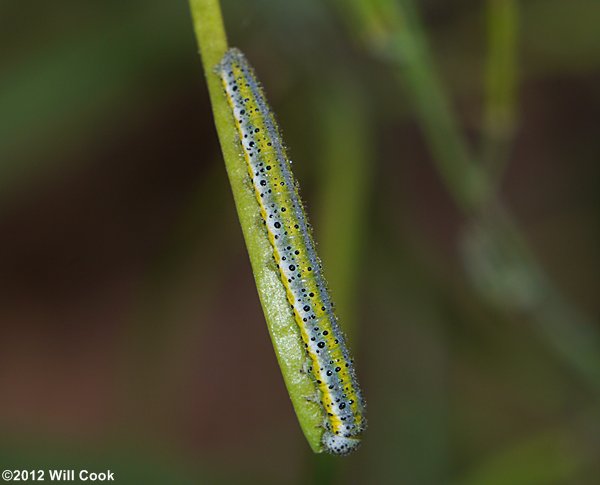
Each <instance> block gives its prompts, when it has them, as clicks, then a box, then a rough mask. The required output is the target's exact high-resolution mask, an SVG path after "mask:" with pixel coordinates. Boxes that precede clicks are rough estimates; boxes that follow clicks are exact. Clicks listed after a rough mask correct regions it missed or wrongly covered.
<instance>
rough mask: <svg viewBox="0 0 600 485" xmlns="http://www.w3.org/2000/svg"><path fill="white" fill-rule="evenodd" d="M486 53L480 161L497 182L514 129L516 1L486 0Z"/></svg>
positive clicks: (493, 181) (508, 152)
mask: <svg viewBox="0 0 600 485" xmlns="http://www.w3.org/2000/svg"><path fill="white" fill-rule="evenodd" d="M486 17H487V32H488V55H487V64H486V71H485V88H486V92H485V113H484V123H483V127H484V131H483V142H482V146H483V150H482V152H483V153H482V160H483V163H484V164H485V166H486V168H487V172H488V174H489V176H490V179H491V182H492V183H494V185H497V184H498V183H499V181H500V179H501V177H502V172H503V171H504V168H505V166H506V164H507V162H508V158H509V155H510V146H511V144H512V138H513V135H514V131H515V117H516V116H515V113H516V104H517V96H516V84H517V69H516V63H517V30H518V18H519V11H518V4H517V0H487V4H486Z"/></svg>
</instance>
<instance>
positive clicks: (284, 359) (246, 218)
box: [190, 0, 323, 453]
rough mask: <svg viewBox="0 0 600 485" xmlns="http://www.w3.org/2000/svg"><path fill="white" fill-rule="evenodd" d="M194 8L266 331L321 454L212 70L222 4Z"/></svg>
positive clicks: (284, 308) (282, 303) (308, 392)
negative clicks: (267, 330)
mask: <svg viewBox="0 0 600 485" xmlns="http://www.w3.org/2000/svg"><path fill="white" fill-rule="evenodd" d="M190 8H191V11H192V16H193V21H194V28H195V31H196V37H197V40H198V45H199V47H200V54H201V56H202V64H203V66H204V73H205V76H206V82H207V84H208V92H209V95H210V101H211V105H212V109H213V115H214V119H215V125H216V128H217V133H218V135H219V141H220V144H221V150H222V152H223V158H224V160H225V168H226V169H227V175H228V177H229V183H230V185H231V190H232V192H233V197H234V200H235V205H236V209H237V213H238V217H239V219H240V224H241V226H242V231H243V233H244V239H245V241H246V248H247V249H248V254H249V256H250V262H251V265H252V272H253V273H254V280H255V282H256V288H257V290H258V295H259V297H260V302H261V305H262V308H263V311H264V314H265V319H266V321H267V327H268V329H269V333H270V335H271V340H272V342H273V347H274V350H275V354H276V356H277V361H278V362H279V366H280V368H281V372H282V374H283V379H284V381H285V384H286V386H287V390H288V393H289V395H290V399H291V400H292V404H293V406H294V410H295V411H296V415H297V416H298V421H299V422H300V426H301V427H302V431H303V432H304V435H305V436H306V439H307V440H308V443H309V445H310V447H311V448H312V450H313V451H314V452H316V453H318V452H320V451H321V435H322V433H323V428H322V427H321V423H322V415H321V412H320V409H319V407H318V406H317V404H315V403H312V402H309V401H307V399H306V398H307V396H312V395H314V393H315V390H316V388H315V386H314V383H313V382H312V380H311V378H310V377H309V376H308V374H306V373H301V372H300V370H301V369H302V366H303V364H304V362H305V360H306V352H305V351H304V344H303V343H302V340H301V337H300V332H299V330H298V327H297V325H296V322H295V321H294V318H293V316H292V313H291V312H290V308H289V303H288V301H287V296H286V293H285V288H284V286H283V284H282V282H281V279H280V276H279V273H278V272H277V269H276V268H275V267H274V264H273V249H272V247H271V244H270V242H269V240H268V238H267V233H266V231H265V230H264V228H263V225H262V224H261V215H260V210H259V206H258V203H257V201H256V199H255V196H254V194H253V193H252V191H251V190H250V189H249V185H248V181H247V178H248V175H247V169H246V162H245V161H244V158H243V156H242V153H241V147H240V144H239V141H238V135H237V130H236V127H235V124H234V119H233V116H232V114H231V109H230V107H229V105H228V104H227V100H226V98H225V95H224V93H223V89H222V87H221V84H220V81H219V79H218V77H217V76H216V75H215V74H214V72H213V69H214V67H215V66H216V65H217V64H218V63H219V61H220V60H221V58H222V56H223V54H224V53H225V52H226V50H227V38H226V35H225V29H224V26H223V19H222V16H221V9H220V6H219V1H218V0H190ZM232 297H234V295H232Z"/></svg>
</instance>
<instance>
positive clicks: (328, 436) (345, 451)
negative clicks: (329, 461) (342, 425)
mask: <svg viewBox="0 0 600 485" xmlns="http://www.w3.org/2000/svg"><path fill="white" fill-rule="evenodd" d="M321 442H322V443H323V447H324V448H325V450H326V451H327V452H328V453H331V454H332V455H341V456H344V455H349V454H350V453H352V452H353V451H355V450H357V449H358V447H359V446H360V438H346V437H344V436H339V435H336V434H335V433H332V432H331V431H325V433H324V434H323V438H322V440H321Z"/></svg>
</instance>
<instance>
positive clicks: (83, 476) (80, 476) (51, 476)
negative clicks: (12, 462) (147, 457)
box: [2, 469, 115, 482]
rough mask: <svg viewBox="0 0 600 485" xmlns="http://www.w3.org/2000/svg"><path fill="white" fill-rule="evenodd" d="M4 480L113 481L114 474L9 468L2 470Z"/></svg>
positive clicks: (106, 471) (105, 471) (107, 471)
mask: <svg viewBox="0 0 600 485" xmlns="http://www.w3.org/2000/svg"><path fill="white" fill-rule="evenodd" d="M2 480H4V481H5V482H45V481H49V482H76V481H80V482H114V480H115V474H114V472H112V471H110V470H103V471H99V472H98V471H89V470H58V469H55V470H52V469H47V470H43V469H38V470H18V469H15V470H11V469H5V470H3V471H2Z"/></svg>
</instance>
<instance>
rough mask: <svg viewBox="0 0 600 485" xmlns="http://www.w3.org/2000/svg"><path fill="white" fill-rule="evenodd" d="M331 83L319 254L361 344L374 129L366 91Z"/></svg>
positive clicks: (342, 81) (325, 104)
mask: <svg viewBox="0 0 600 485" xmlns="http://www.w3.org/2000/svg"><path fill="white" fill-rule="evenodd" d="M334 76H335V73H334ZM327 85H328V86H329V89H327V90H326V91H325V92H323V93H321V98H322V99H321V100H320V102H319V103H318V109H320V110H321V112H319V116H318V119H319V122H320V124H321V127H320V129H319V133H321V134H322V137H321V147H322V152H321V157H320V158H321V161H320V163H319V165H320V166H321V167H323V168H322V171H321V173H322V177H320V179H321V180H322V188H321V195H320V197H319V199H320V204H319V208H318V209H319V210H318V214H319V224H318V227H317V232H318V236H319V237H318V240H319V241H320V245H319V253H320V255H321V257H322V258H323V264H324V267H325V269H326V270H327V275H328V280H329V284H330V286H331V288H332V296H333V300H334V301H335V303H336V310H337V313H338V316H339V318H340V322H341V325H342V328H343V329H344V332H345V333H346V334H348V336H349V338H350V340H351V341H356V339H355V338H353V337H355V335H356V326H357V312H356V301H357V294H358V283H359V271H360V260H361V258H360V253H361V248H362V245H363V240H364V236H365V235H366V233H367V229H366V227H365V225H366V222H367V221H366V215H367V204H366V201H367V200H368V199H369V198H368V196H367V193H368V192H369V186H370V168H371V167H369V164H368V160H369V153H372V151H371V150H370V146H371V145H370V141H371V140H370V138H371V137H370V135H369V132H370V130H371V127H370V124H369V119H368V114H367V112H366V105H365V103H364V102H361V101H362V98H361V93H360V91H358V90H357V89H355V87H354V86H351V85H350V84H349V83H348V76H344V75H343V74H342V73H338V75H337V76H336V77H334V78H332V79H331V82H330V83H328V84H327ZM348 100H352V102H351V103H349V102H348ZM319 228H320V229H319ZM353 348H355V349H356V347H355V346H353Z"/></svg>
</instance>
